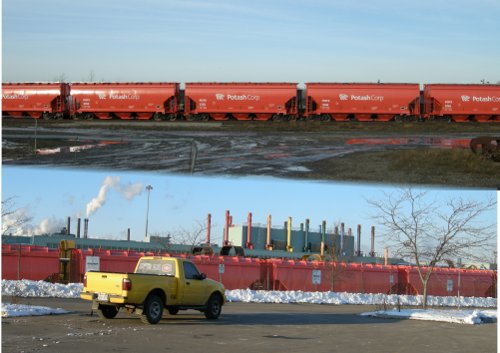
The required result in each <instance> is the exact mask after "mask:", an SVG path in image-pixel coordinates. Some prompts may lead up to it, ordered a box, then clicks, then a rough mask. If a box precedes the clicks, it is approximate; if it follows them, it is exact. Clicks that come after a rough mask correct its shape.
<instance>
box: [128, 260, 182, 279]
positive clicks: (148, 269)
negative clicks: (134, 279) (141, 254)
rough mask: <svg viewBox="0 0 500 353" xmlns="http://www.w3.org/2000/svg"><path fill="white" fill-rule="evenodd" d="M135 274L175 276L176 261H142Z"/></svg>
mask: <svg viewBox="0 0 500 353" xmlns="http://www.w3.org/2000/svg"><path fill="white" fill-rule="evenodd" d="M135 272H136V273H146V274H151V275H163V276H175V261H174V260H162V259H151V260H141V262H140V263H139V266H138V267H137V270H136V271H135Z"/></svg>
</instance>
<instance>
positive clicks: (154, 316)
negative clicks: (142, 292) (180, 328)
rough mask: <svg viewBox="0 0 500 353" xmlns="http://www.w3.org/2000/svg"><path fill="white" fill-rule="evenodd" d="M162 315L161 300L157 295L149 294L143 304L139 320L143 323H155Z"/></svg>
mask: <svg viewBox="0 0 500 353" xmlns="http://www.w3.org/2000/svg"><path fill="white" fill-rule="evenodd" d="M162 316H163V301H162V300H161V298H160V297H159V296H157V295H154V294H152V295H150V296H149V297H148V298H147V299H146V303H145V304H144V310H143V312H142V315H141V321H142V322H143V323H145V324H151V325H155V324H157V323H158V322H159V321H160V320H161V317H162Z"/></svg>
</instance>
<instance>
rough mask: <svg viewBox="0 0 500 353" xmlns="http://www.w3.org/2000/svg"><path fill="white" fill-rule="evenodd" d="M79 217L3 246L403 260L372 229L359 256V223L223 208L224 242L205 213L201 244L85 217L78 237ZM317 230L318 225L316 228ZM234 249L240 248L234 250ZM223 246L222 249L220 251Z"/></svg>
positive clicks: (6, 240)
mask: <svg viewBox="0 0 500 353" xmlns="http://www.w3.org/2000/svg"><path fill="white" fill-rule="evenodd" d="M80 223H81V222H80V219H78V222H77V228H76V234H72V233H71V231H70V230H71V220H70V218H69V217H68V224H67V227H65V228H63V229H62V230H61V232H60V233H56V234H50V235H49V234H43V235H34V236H12V235H3V236H2V244H26V245H35V246H44V247H48V248H50V249H56V248H58V247H59V244H60V242H61V240H67V239H70V240H73V241H74V243H75V247H76V248H77V249H89V248H92V249H102V250H125V251H138V252H153V253H172V254H176V253H201V254H203V253H207V252H205V250H206V249H207V247H209V248H210V252H208V253H210V254H212V253H213V254H224V255H241V254H242V253H244V255H245V256H250V257H261V258H273V257H274V258H288V259H300V258H307V257H308V256H309V255H314V254H321V255H323V254H324V255H328V256H329V258H332V259H336V260H338V261H345V262H360V263H401V262H402V260H401V259H390V258H387V257H386V258H382V257H376V254H375V250H374V246H375V243H374V240H375V233H374V227H372V229H371V243H372V247H371V251H370V253H369V254H363V253H362V252H361V250H360V242H361V227H360V226H359V225H358V227H357V230H356V235H357V238H356V237H355V236H354V235H353V234H352V230H351V228H347V231H346V230H345V229H344V224H343V223H341V224H340V225H339V226H335V227H331V229H330V230H327V227H326V222H325V221H323V222H322V224H320V225H318V226H317V231H312V230H311V227H310V222H309V220H308V219H306V220H305V222H304V223H300V224H299V227H295V228H294V227H292V218H288V220H287V221H285V222H284V223H283V226H277V227H272V226H271V215H269V216H268V219H267V224H266V225H260V224H254V223H252V214H251V213H249V214H248V218H247V222H246V223H245V224H239V225H235V224H233V223H232V217H231V215H230V213H229V211H226V223H225V226H224V234H223V244H221V246H218V245H216V244H213V243H212V242H211V238H210V230H211V215H210V214H208V217H207V232H206V239H205V242H201V243H202V244H194V245H196V246H193V245H191V244H172V243H171V241H170V238H169V237H158V236H150V237H148V238H149V239H145V241H134V240H130V232H129V233H128V235H127V239H126V240H125V239H124V240H113V239H98V238H90V237H88V223H89V221H88V220H87V219H85V220H84V222H83V225H84V231H83V234H82V236H81V234H80V233H81V232H80ZM315 228H316V227H315ZM234 248H239V249H240V250H238V251H235V250H233V249H234ZM223 249H224V250H223Z"/></svg>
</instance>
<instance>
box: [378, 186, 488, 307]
mask: <svg viewBox="0 0 500 353" xmlns="http://www.w3.org/2000/svg"><path fill="white" fill-rule="evenodd" d="M426 194H427V193H426V192H415V191H414V190H412V189H411V188H409V189H401V190H399V191H398V192H397V193H396V194H395V195H393V194H385V199H384V200H381V201H374V200H368V203H369V204H370V205H371V206H373V207H374V209H375V210H376V213H375V215H374V218H375V219H376V220H377V221H378V222H379V223H380V224H381V225H382V228H383V235H384V238H385V241H386V243H387V246H389V247H390V248H392V249H393V251H394V252H395V253H396V254H397V255H399V256H401V257H403V258H405V259H407V260H409V261H412V262H414V263H415V264H416V266H417V270H418V274H419V277H420V280H421V281H422V287H423V293H422V295H423V303H422V306H423V308H424V309H425V308H426V307H427V283H428V282H429V278H430V277H431V275H432V273H433V271H434V269H435V267H436V266H437V265H439V264H445V263H446V262H447V261H450V260H451V261H454V260H456V259H457V258H461V259H462V258H463V259H469V260H476V259H478V258H480V257H481V255H483V254H484V251H489V252H492V251H494V249H495V246H496V237H495V226H494V224H493V223H488V224H484V222H482V221H481V217H480V216H482V215H483V214H484V213H485V212H487V211H490V210H491V209H492V208H493V207H494V206H495V205H496V201H495V200H494V199H490V200H487V201H485V202H479V201H473V200H463V199H462V198H459V197H457V198H454V199H451V200H448V201H446V202H441V203H439V202H435V201H428V199H427V198H426Z"/></svg>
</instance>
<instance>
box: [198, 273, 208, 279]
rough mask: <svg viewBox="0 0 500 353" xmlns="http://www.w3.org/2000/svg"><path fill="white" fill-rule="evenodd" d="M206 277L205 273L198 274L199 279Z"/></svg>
mask: <svg viewBox="0 0 500 353" xmlns="http://www.w3.org/2000/svg"><path fill="white" fill-rule="evenodd" d="M205 278H207V275H206V274H204V273H201V274H200V275H199V276H198V279H199V280H204V279H205Z"/></svg>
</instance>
